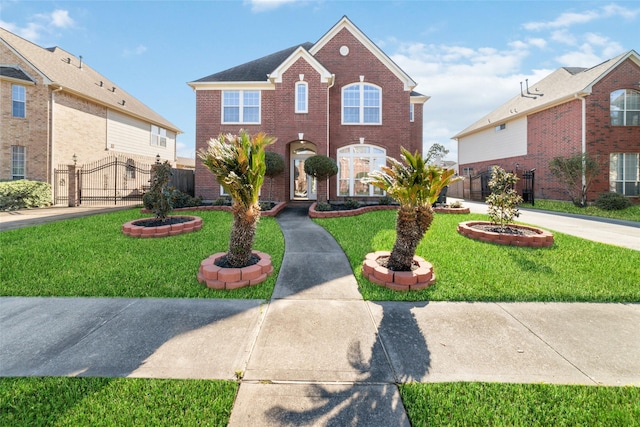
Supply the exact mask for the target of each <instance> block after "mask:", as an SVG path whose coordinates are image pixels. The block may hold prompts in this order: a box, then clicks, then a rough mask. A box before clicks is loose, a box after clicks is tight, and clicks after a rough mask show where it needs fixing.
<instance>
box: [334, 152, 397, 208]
mask: <svg viewBox="0 0 640 427" xmlns="http://www.w3.org/2000/svg"><path fill="white" fill-rule="evenodd" d="M386 161H387V152H386V150H385V149H383V148H380V147H376V146H373V145H366V144H354V145H349V146H346V147H343V148H340V149H339V150H338V196H341V197H349V196H351V197H353V196H358V197H361V196H382V195H384V192H383V191H382V190H381V189H379V188H378V187H374V186H373V185H369V184H365V183H364V182H362V180H363V179H364V178H366V177H367V176H369V173H371V172H373V171H374V170H378V169H380V168H381V167H382V166H384V165H385V163H386Z"/></svg>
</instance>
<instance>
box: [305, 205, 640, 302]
mask: <svg viewBox="0 0 640 427" xmlns="http://www.w3.org/2000/svg"><path fill="white" fill-rule="evenodd" d="M395 217H396V212H395V211H378V212H371V213H367V214H363V215H360V216H357V217H344V218H326V219H316V220H315V221H316V222H317V223H318V224H320V225H321V226H323V227H324V228H326V229H327V230H328V231H329V232H330V233H331V234H332V235H333V236H334V237H335V239H336V240H337V241H338V243H339V244H340V246H342V248H343V249H344V251H345V253H346V254H347V257H348V258H349V261H350V263H351V266H352V268H353V271H354V273H355V276H356V279H357V280H358V284H359V287H360V292H361V293H362V295H363V296H364V298H365V299H368V300H374V301H425V300H430V301H566V302H570V301H585V302H586V301H589V302H640V281H638V276H639V274H640V270H639V269H638V266H639V265H640V252H638V251H634V250H631V249H626V248H620V247H615V246H611V245H605V244H601V243H596V242H592V241H589V240H584V239H580V238H577V237H573V236H569V235H566V234H562V233H556V232H553V234H554V240H555V243H554V244H553V246H551V247H549V248H540V249H534V248H521V247H512V246H502V245H496V244H489V243H484V242H480V241H477V240H472V239H468V238H466V237H463V236H461V235H460V234H458V232H457V231H456V227H457V224H458V223H459V222H462V221H469V220H485V221H486V220H488V217H487V216H486V215H481V214H469V215H456V214H436V215H435V219H434V221H433V224H432V226H431V228H430V230H429V231H428V232H427V234H426V236H425V238H424V239H423V240H422V242H421V243H420V245H419V246H418V250H417V255H419V256H422V257H423V258H425V259H426V260H427V261H429V262H431V263H432V264H433V266H434V271H435V274H436V277H437V282H436V284H435V286H432V287H430V288H428V289H426V290H423V291H415V292H413V291H412V292H404V293H403V292H396V291H391V290H389V289H386V288H383V287H381V286H378V285H375V284H373V283H371V282H369V281H368V280H366V279H364V278H363V277H362V272H361V265H362V261H363V260H364V257H365V255H366V254H367V253H369V252H374V251H378V250H391V248H392V247H393V243H394V240H395Z"/></svg>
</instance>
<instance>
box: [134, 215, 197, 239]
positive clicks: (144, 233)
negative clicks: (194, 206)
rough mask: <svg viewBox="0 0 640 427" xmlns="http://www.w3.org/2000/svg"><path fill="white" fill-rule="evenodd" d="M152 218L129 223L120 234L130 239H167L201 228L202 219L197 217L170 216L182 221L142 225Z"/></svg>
mask: <svg viewBox="0 0 640 427" xmlns="http://www.w3.org/2000/svg"><path fill="white" fill-rule="evenodd" d="M152 219H153V218H143V219H136V220H133V221H129V222H127V223H125V224H124V225H123V226H122V232H123V233H124V234H126V235H127V236H131V237H142V238H146V237H167V236H176V235H178V234H184V233H191V232H192V231H198V230H200V229H201V228H202V218H200V217H197V216H170V217H167V219H168V220H171V219H182V220H183V221H180V222H177V221H174V223H172V224H169V225H155V226H154V225H152V226H145V225H142V224H143V223H144V222H146V221H149V220H152Z"/></svg>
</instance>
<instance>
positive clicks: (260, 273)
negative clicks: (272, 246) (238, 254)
mask: <svg viewBox="0 0 640 427" xmlns="http://www.w3.org/2000/svg"><path fill="white" fill-rule="evenodd" d="M252 253H253V254H254V255H255V256H256V257H258V258H259V261H258V262H257V263H256V264H254V265H250V266H247V267H242V268H224V267H219V266H218V265H216V262H217V261H218V260H219V259H220V258H222V257H224V256H226V255H227V254H226V252H218V253H215V254H213V255H211V256H210V257H209V258H207V259H205V260H203V261H202V262H201V263H200V269H199V270H198V282H200V283H202V284H203V285H206V286H207V287H208V288H212V289H227V290H230V289H238V288H242V287H245V286H255V285H257V284H259V283H262V282H264V281H265V280H266V279H267V276H268V275H270V274H271V273H273V265H272V264H271V256H269V255H268V254H266V253H264V252H258V251H252Z"/></svg>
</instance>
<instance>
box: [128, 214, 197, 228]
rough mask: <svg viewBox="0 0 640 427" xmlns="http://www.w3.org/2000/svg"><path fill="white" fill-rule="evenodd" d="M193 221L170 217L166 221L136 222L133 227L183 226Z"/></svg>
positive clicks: (145, 220) (152, 219) (149, 220)
mask: <svg viewBox="0 0 640 427" xmlns="http://www.w3.org/2000/svg"><path fill="white" fill-rule="evenodd" d="M189 221H193V218H190V217H183V216H168V217H167V218H166V219H165V220H164V221H163V220H161V219H155V218H151V219H141V220H139V221H135V222H134V223H133V225H137V226H139V227H161V226H163V225H172V224H182V223H183V222H189Z"/></svg>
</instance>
